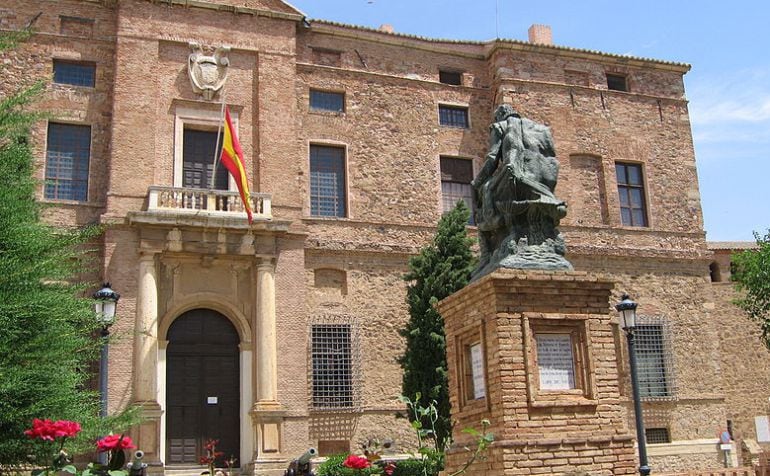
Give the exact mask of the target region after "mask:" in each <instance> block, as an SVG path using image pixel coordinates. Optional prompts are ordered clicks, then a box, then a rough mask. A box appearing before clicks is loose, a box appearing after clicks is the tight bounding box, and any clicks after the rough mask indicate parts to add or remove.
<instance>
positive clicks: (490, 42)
mask: <svg viewBox="0 0 770 476" xmlns="http://www.w3.org/2000/svg"><path fill="white" fill-rule="evenodd" d="M306 20H307V22H308V23H309V24H310V26H311V28H312V24H313V23H319V24H322V25H329V26H336V27H340V28H349V29H355V30H360V31H367V32H372V33H379V34H382V35H390V36H395V37H399V38H409V39H413V40H419V41H428V42H431V43H445V44H463V45H479V46H492V45H494V44H495V43H497V44H506V43H507V44H514V45H522V46H529V47H537V48H543V49H549V50H554V51H563V52H571V53H582V54H590V55H598V56H605V57H609V58H615V59H622V60H634V61H641V62H648V63H655V64H660V65H666V66H673V67H676V68H682V69H684V70H685V71H689V70H690V68H691V65H690V64H688V63H679V62H676V61H665V60H658V59H652V58H643V57H638V56H631V55H621V54H616V53H605V52H603V51H598V50H588V49H582V48H572V47H568V46H557V45H544V44H539V43H537V44H536V43H530V42H528V41H522V40H513V39H507V38H498V39H495V40H487V41H477V40H456V39H448V38H430V37H426V36H420V35H412V34H407V33H397V32H388V31H384V30H380V29H377V28H371V27H366V26H361V25H351V24H347V23H340V22H335V21H330V20H321V19H315V18H313V19H310V18H306Z"/></svg>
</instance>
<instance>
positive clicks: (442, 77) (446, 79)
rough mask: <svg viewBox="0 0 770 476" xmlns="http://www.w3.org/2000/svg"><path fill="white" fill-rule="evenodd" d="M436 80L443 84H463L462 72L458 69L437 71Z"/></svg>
mask: <svg viewBox="0 0 770 476" xmlns="http://www.w3.org/2000/svg"><path fill="white" fill-rule="evenodd" d="M438 80H439V82H441V83H444V84H451V85H453V86H461V85H462V84H463V74H462V73H460V72H458V71H441V70H439V72H438Z"/></svg>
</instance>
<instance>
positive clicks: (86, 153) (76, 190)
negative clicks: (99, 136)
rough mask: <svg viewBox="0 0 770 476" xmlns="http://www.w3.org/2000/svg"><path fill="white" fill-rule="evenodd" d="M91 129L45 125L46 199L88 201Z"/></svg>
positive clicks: (86, 127)
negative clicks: (46, 128)
mask: <svg viewBox="0 0 770 476" xmlns="http://www.w3.org/2000/svg"><path fill="white" fill-rule="evenodd" d="M90 158H91V126H81V125H74V124H57V123H54V122H51V123H49V124H48V142H47V146H46V157H45V189H44V195H45V198H47V199H51V200H78V201H86V200H87V199H88V167H89V161H90Z"/></svg>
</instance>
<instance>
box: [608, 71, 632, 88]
mask: <svg viewBox="0 0 770 476" xmlns="http://www.w3.org/2000/svg"><path fill="white" fill-rule="evenodd" d="M607 89H610V90H612V91H628V81H626V77H625V76H624V75H622V74H610V73H607Z"/></svg>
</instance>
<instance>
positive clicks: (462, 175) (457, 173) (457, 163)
mask: <svg viewBox="0 0 770 476" xmlns="http://www.w3.org/2000/svg"><path fill="white" fill-rule="evenodd" d="M440 161H441V201H442V208H443V211H444V213H447V212H449V211H451V210H452V209H454V207H455V205H457V201H458V200H462V201H464V202H465V204H466V205H467V206H468V209H469V210H471V217H470V219H469V221H468V223H470V224H473V200H472V193H473V191H472V190H471V180H473V162H471V161H470V160H468V159H458V158H454V157H441V158H440Z"/></svg>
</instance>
